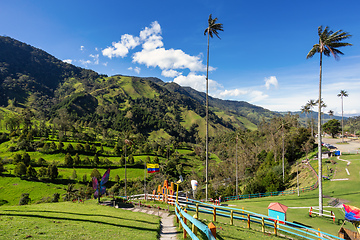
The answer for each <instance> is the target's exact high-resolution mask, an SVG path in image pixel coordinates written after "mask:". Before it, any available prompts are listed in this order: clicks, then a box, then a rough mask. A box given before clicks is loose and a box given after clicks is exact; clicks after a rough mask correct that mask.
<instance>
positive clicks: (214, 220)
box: [213, 207, 216, 222]
mask: <svg viewBox="0 0 360 240" xmlns="http://www.w3.org/2000/svg"><path fill="white" fill-rule="evenodd" d="M213 222H216V207H214V210H213Z"/></svg>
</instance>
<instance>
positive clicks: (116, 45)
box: [102, 34, 140, 59]
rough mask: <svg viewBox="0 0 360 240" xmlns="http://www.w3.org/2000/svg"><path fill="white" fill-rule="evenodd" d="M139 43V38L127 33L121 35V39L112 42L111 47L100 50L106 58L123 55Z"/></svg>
mask: <svg viewBox="0 0 360 240" xmlns="http://www.w3.org/2000/svg"><path fill="white" fill-rule="evenodd" d="M139 44H140V41H139V38H138V37H134V36H132V35H129V34H124V35H122V36H121V41H119V42H113V43H112V47H107V48H105V49H104V50H102V54H103V55H104V56H106V57H108V58H110V59H111V58H112V57H125V56H126V55H127V54H128V53H129V49H133V48H135V47H136V46H138V45H139Z"/></svg>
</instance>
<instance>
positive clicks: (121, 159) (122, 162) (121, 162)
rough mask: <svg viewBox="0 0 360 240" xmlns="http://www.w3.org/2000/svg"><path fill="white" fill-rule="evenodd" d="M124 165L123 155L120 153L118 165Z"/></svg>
mask: <svg viewBox="0 0 360 240" xmlns="http://www.w3.org/2000/svg"><path fill="white" fill-rule="evenodd" d="M124 165H125V157H124V156H123V155H121V157H120V166H124Z"/></svg>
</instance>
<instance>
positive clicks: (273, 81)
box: [264, 76, 279, 90]
mask: <svg viewBox="0 0 360 240" xmlns="http://www.w3.org/2000/svg"><path fill="white" fill-rule="evenodd" d="M264 81H265V87H266V89H268V90H269V89H270V86H271V85H273V86H274V87H275V88H278V86H279V84H278V80H277V79H276V77H275V76H271V77H269V78H265V80H264Z"/></svg>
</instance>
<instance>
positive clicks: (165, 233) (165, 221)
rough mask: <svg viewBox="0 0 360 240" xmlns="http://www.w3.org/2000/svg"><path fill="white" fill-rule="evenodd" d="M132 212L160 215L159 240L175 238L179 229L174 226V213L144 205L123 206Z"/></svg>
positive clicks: (174, 239)
mask: <svg viewBox="0 0 360 240" xmlns="http://www.w3.org/2000/svg"><path fill="white" fill-rule="evenodd" d="M123 209H125V210H129V211H132V212H142V213H146V214H152V215H155V216H159V217H161V232H160V240H176V239H177V238H176V236H177V234H178V233H179V231H178V230H177V229H176V227H175V226H174V218H175V216H174V215H170V214H169V212H167V211H164V210H157V209H153V208H146V207H134V208H123Z"/></svg>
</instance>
